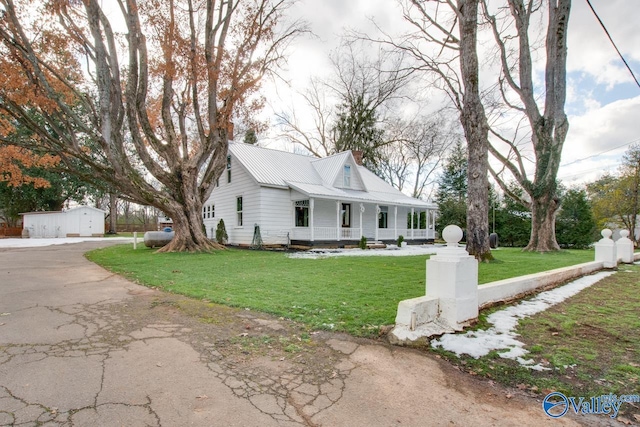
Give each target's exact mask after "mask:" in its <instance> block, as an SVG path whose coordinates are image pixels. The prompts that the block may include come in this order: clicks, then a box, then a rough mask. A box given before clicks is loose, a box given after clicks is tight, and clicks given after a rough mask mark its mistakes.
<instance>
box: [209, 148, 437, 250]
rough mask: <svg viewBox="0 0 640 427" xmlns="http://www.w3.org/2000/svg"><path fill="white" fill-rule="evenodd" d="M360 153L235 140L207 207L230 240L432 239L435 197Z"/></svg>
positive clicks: (343, 242) (322, 243)
mask: <svg viewBox="0 0 640 427" xmlns="http://www.w3.org/2000/svg"><path fill="white" fill-rule="evenodd" d="M361 158H362V156H361V153H359V152H354V153H352V152H351V151H345V152H342V153H338V154H336V155H333V156H330V157H326V158H322V159H318V158H315V157H309V156H304V155H299V154H294V153H288V152H284V151H277V150H271V149H265V148H261V147H257V146H255V145H249V144H244V143H233V142H231V143H229V156H228V157H227V168H226V171H225V172H224V173H223V174H222V176H221V177H220V178H219V179H218V181H217V182H216V183H215V188H214V190H213V192H212V194H211V197H210V198H209V200H207V202H206V203H205V204H204V206H203V210H202V215H203V218H204V224H205V227H206V229H207V235H208V236H209V237H210V238H214V237H215V230H216V227H217V225H218V222H219V221H220V219H223V220H224V224H225V227H226V230H227V234H228V236H229V240H228V243H229V244H232V245H251V244H252V243H254V242H255V241H256V240H257V235H258V233H259V236H260V238H261V241H262V243H263V244H266V245H278V244H280V245H286V244H293V245H306V246H344V245H352V244H356V243H357V242H358V241H359V240H360V238H361V237H362V236H365V237H366V238H367V239H368V240H374V241H382V242H387V243H390V242H395V241H397V239H398V236H400V235H402V236H404V238H405V240H407V241H409V242H411V241H415V242H416V243H417V242H426V241H433V239H434V237H435V234H434V227H433V224H434V219H435V217H434V215H435V211H436V205H435V204H433V203H427V202H424V201H422V200H418V199H415V198H412V197H408V196H406V195H405V194H403V193H401V192H400V191H398V190H397V189H395V188H393V187H392V186H390V185H389V184H387V183H386V182H385V181H383V180H382V179H380V178H379V177H378V176H376V175H375V174H374V173H372V172H371V171H369V170H368V169H366V168H365V167H364V166H362V165H361Z"/></svg>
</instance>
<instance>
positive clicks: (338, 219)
mask: <svg viewBox="0 0 640 427" xmlns="http://www.w3.org/2000/svg"><path fill="white" fill-rule="evenodd" d="M336 240H338V241H339V240H340V200H336Z"/></svg>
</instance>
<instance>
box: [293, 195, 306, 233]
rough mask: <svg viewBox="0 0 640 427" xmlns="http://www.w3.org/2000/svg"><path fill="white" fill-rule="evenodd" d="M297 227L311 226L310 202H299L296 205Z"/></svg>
mask: <svg viewBox="0 0 640 427" xmlns="http://www.w3.org/2000/svg"><path fill="white" fill-rule="evenodd" d="M295 205H296V227H308V226H309V201H308V200H298V201H297V202H296V203H295Z"/></svg>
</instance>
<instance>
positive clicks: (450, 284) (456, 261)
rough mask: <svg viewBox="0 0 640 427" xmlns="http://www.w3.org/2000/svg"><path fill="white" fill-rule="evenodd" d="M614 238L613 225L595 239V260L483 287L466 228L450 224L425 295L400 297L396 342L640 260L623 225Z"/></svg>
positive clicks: (458, 326)
mask: <svg viewBox="0 0 640 427" xmlns="http://www.w3.org/2000/svg"><path fill="white" fill-rule="evenodd" d="M623 231H624V232H625V233H622V232H621V236H622V237H621V238H620V239H619V240H618V241H617V242H614V241H613V240H612V239H611V230H608V229H605V230H603V231H602V236H603V238H602V239H601V240H600V241H598V242H597V243H595V245H594V247H595V261H591V262H586V263H584V264H578V265H574V266H570V267H563V268H558V269H555V270H549V271H544V272H541V273H535V274H528V275H526V276H520V277H514V278H511V279H505V280H499V281H496V282H491V283H487V284H484V285H480V286H478V275H477V261H476V260H475V258H473V257H472V256H470V255H469V254H468V253H467V252H466V251H465V250H464V249H463V248H461V247H460V246H459V245H458V242H459V241H460V239H461V237H462V230H460V228H459V227H457V226H448V227H446V228H445V230H444V231H443V237H444V239H445V241H446V242H447V246H446V247H444V248H442V249H440V250H439V251H438V253H437V255H435V256H432V257H431V258H430V259H429V260H428V261H427V277H426V279H427V280H426V283H427V286H426V289H427V293H426V295H425V296H423V297H418V298H412V299H409V300H404V301H400V303H399V304H398V312H397V315H396V326H395V328H394V329H393V330H392V331H391V333H390V334H389V337H390V340H391V341H392V342H393V343H403V342H407V341H415V340H417V339H420V338H424V337H430V336H434V335H441V334H443V333H447V332H454V331H461V330H463V329H464V328H465V327H466V326H469V325H471V324H473V323H475V322H476V321H477V319H478V312H479V310H480V309H482V308H486V307H490V306H492V305H495V304H500V303H505V302H509V301H513V300H516V299H519V298H522V297H524V296H526V295H529V294H533V293H537V292H540V291H543V290H546V289H549V288H553V287H555V286H558V285H561V284H563V283H566V282H568V281H570V280H573V279H577V278H579V277H582V276H585V275H588V274H591V273H595V272H596V271H599V270H602V269H605V268H615V267H616V266H617V265H618V263H619V262H625V263H631V262H634V261H636V260H639V259H640V253H634V252H633V243H632V242H631V240H630V239H628V238H627V236H628V234H629V233H628V232H626V230H623Z"/></svg>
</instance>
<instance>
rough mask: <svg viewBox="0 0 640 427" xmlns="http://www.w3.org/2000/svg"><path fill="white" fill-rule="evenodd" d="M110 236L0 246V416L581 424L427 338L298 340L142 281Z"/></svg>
mask: <svg viewBox="0 0 640 427" xmlns="http://www.w3.org/2000/svg"><path fill="white" fill-rule="evenodd" d="M113 243H114V242H108V241H106V242H105V241H100V242H85V243H76V244H67V245H57V246H46V247H37V248H9V249H0V426H9V425H20V426H36V425H38V426H256V427H257V426H260V427H264V426H284V427H287V426H348V427H358V426H363V427H365V426H366V427H372V426H445V425H446V426H453V425H460V426H462V425H465V426H468V425H474V426H502V425H505V426H506V425H518V426H526V425H531V426H540V425H543V426H544V425H548V426H556V425H578V424H577V423H576V421H575V420H571V419H569V418H567V417H565V418H563V419H560V420H553V419H550V418H549V417H547V416H546V415H545V414H544V413H543V411H542V408H541V403H540V399H535V398H531V397H528V396H526V395H524V394H519V393H518V392H517V391H513V390H508V389H504V388H502V387H500V386H498V385H496V384H492V383H488V382H487V381H486V380H479V379H477V378H473V377H471V376H469V375H467V374H464V373H461V372H460V371H458V370H457V369H455V368H454V367H452V366H451V365H449V364H447V363H446V362H444V361H442V360H438V359H436V358H435V357H433V356H429V355H426V354H425V353H424V352H420V351H416V350H411V349H406V348H400V347H393V346H390V345H388V344H387V343H386V342H384V341H383V340H363V339H355V338H352V337H349V336H346V335H339V334H331V333H327V332H321V333H317V334H312V339H311V340H307V341H308V342H306V341H305V342H302V341H300V338H299V337H300V327H299V326H296V325H295V324H292V323H291V322H289V321H287V320H285V319H278V318H272V317H269V316H267V315H264V314H261V313H254V312H251V311H247V310H237V309H230V308H227V307H220V306H214V305H212V304H207V303H206V302H204V303H203V302H200V301H191V300H189V299H187V298H184V297H179V296H175V295H170V294H165V293H163V292H161V291H158V290H154V289H149V288H146V287H143V286H139V285H136V284H134V283H131V282H129V281H127V280H125V279H123V278H121V277H119V276H117V275H114V274H112V273H110V272H108V271H106V270H104V269H102V268H101V267H98V266H96V265H95V264H93V263H91V262H89V261H88V260H87V259H86V258H85V257H84V256H83V254H84V253H85V252H86V251H88V250H90V249H93V248H96V247H100V246H104V245H108V244H113ZM212 281H215V277H212ZM295 338H297V339H298V341H300V343H299V345H297V344H296V345H293V344H294V343H295V342H297V341H295ZM282 343H284V344H286V345H284V344H282ZM279 344H282V345H279ZM292 345H293V346H292Z"/></svg>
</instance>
